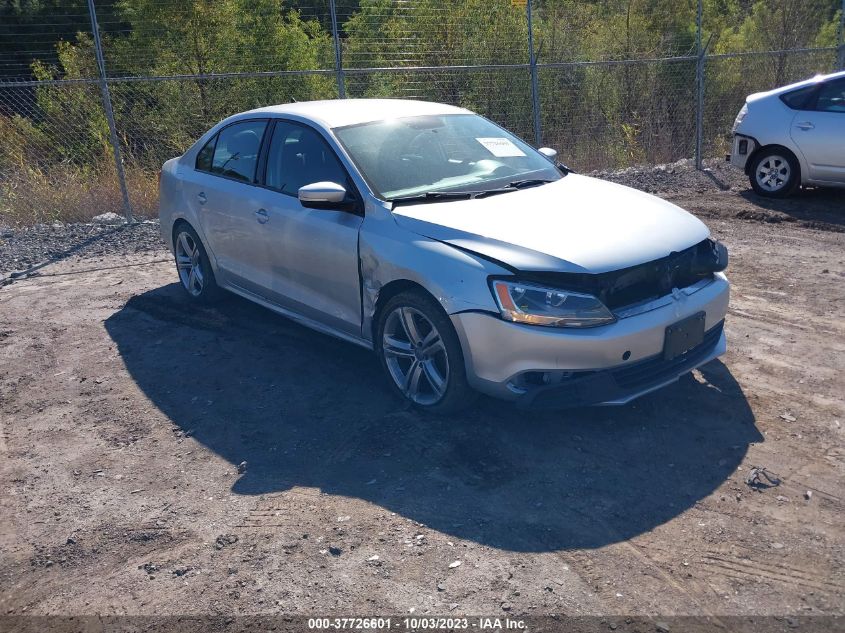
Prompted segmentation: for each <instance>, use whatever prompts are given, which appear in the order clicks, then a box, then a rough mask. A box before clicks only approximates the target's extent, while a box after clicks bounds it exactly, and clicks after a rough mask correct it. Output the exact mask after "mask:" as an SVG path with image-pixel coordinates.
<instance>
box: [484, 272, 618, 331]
mask: <svg viewBox="0 0 845 633" xmlns="http://www.w3.org/2000/svg"><path fill="white" fill-rule="evenodd" d="M490 284H491V286H492V289H493V296H494V297H495V298H496V303H497V304H498V305H499V311H500V313H501V315H502V318H503V319H506V320H508V321H514V322H516V323H527V324H529V325H546V326H551V327H572V328H585V327H595V326H597V325H605V324H606V323H613V322H614V321H615V320H616V317H614V316H613V314H612V313H611V312H610V310H608V309H607V307H606V306H605V305H604V304H602V302H601V301H599V300H598V299H596V298H595V297H594V296H592V295H589V294H583V293H578V292H571V291H569V290H562V289H560V288H553V287H548V286H541V285H536V284H530V283H523V282H522V281H519V280H514V279H493V280H491V282H490Z"/></svg>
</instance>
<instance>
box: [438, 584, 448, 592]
mask: <svg viewBox="0 0 845 633" xmlns="http://www.w3.org/2000/svg"><path fill="white" fill-rule="evenodd" d="M437 591H446V585H445V584H443V583H442V582H439V583H437Z"/></svg>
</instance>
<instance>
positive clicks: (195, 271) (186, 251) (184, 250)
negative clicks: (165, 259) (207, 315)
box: [176, 231, 205, 297]
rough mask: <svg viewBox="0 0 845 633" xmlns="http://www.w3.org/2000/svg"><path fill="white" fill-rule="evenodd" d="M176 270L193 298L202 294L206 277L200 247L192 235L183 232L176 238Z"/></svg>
mask: <svg viewBox="0 0 845 633" xmlns="http://www.w3.org/2000/svg"><path fill="white" fill-rule="evenodd" d="M176 268H177V269H178V270H179V279H180V281H181V282H182V285H183V286H184V287H185V290H187V291H188V293H189V294H190V295H191V296H192V297H198V296H199V295H200V294H202V289H203V284H204V282H205V276H204V274H203V269H202V257H201V253H200V249H199V245H198V244H197V243H196V241H195V240H194V238H193V236H191V234H190V233H188V232H186V231H183V232H181V233H179V236H178V237H177V238H176Z"/></svg>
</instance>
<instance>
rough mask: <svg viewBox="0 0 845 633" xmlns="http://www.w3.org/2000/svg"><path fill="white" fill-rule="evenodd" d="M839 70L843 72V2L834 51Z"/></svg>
mask: <svg viewBox="0 0 845 633" xmlns="http://www.w3.org/2000/svg"><path fill="white" fill-rule="evenodd" d="M836 57H837V60H836V61H837V62H838V67H839V70H845V0H842V8H841V9H840V10H839V48H838V49H837V51H836Z"/></svg>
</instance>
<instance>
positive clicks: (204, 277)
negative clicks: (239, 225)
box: [173, 222, 220, 304]
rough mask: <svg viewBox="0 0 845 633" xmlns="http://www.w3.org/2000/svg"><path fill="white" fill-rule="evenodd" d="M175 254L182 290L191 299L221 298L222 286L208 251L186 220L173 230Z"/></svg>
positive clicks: (205, 302)
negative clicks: (218, 283) (215, 275)
mask: <svg viewBox="0 0 845 633" xmlns="http://www.w3.org/2000/svg"><path fill="white" fill-rule="evenodd" d="M173 254H174V256H175V258H176V271H177V272H178V273H179V282H180V285H181V286H182V290H184V291H185V294H187V295H188V298H189V299H190V300H191V301H194V302H196V303H203V304H208V303H213V302H215V301H217V300H218V299H219V298H220V288H219V287H218V286H217V280H216V279H215V278H214V270H212V268H211V262H210V260H209V259H208V253H207V252H206V250H205V247H204V246H203V244H202V241H201V240H200V238H199V235H197V232H196V231H195V230H194V229H193V228H192V227H191V226H190V225H189V224H187V223H186V222H182V223H180V224H179V225H177V227H176V229H175V230H174V231H173Z"/></svg>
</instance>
